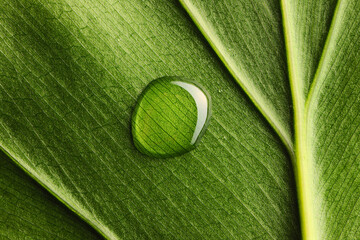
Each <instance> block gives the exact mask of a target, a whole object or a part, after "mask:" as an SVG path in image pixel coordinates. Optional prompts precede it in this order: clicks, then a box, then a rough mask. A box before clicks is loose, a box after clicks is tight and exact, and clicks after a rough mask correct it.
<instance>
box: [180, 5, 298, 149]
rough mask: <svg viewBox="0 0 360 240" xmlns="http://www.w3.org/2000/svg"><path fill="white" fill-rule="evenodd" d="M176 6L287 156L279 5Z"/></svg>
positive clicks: (288, 121)
mask: <svg viewBox="0 0 360 240" xmlns="http://www.w3.org/2000/svg"><path fill="white" fill-rule="evenodd" d="M181 2H182V4H183V5H184V7H185V8H186V10H187V11H188V13H189V14H190V16H191V17H192V19H193V20H194V22H195V23H196V24H197V25H198V27H199V29H200V30H201V31H202V33H203V34H204V36H205V37H206V39H207V40H208V41H209V43H210V44H211V46H212V47H213V49H214V50H215V52H216V53H217V54H218V56H219V57H220V59H221V60H222V61H223V63H224V64H225V65H226V67H227V69H228V70H229V71H230V73H231V74H232V75H233V77H234V78H235V80H236V81H237V82H238V83H239V84H240V85H241V86H242V88H243V89H244V90H245V92H246V93H247V94H248V95H249V97H250V98H251V100H252V101H253V102H254V104H255V105H256V106H257V107H258V109H259V110H260V111H261V112H262V113H263V115H264V117H265V118H266V119H267V120H268V121H269V123H270V124H271V125H272V126H273V128H274V129H275V131H276V132H277V133H278V134H279V136H280V138H281V139H282V140H283V142H284V144H285V146H286V147H287V148H288V149H289V151H291V152H292V151H293V127H292V125H293V122H292V108H291V106H292V104H291V92H290V86H289V80H288V77H287V65H286V51H285V45H284V37H283V34H282V20H281V19H282V18H281V8H280V3H279V1H273V0H271V1H248V0H245V1H244V0H242V1H236V0H230V1H228V0H220V1H215V0H212V1H206V2H205V1H199V0H181Z"/></svg>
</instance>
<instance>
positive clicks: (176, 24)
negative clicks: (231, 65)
mask: <svg viewBox="0 0 360 240" xmlns="http://www.w3.org/2000/svg"><path fill="white" fill-rule="evenodd" d="M1 10H2V12H1V17H0V21H1V25H0V34H1V35H0V36H1V38H0V41H1V44H0V51H1V52H2V53H3V55H4V56H3V57H2V59H5V60H2V62H3V63H4V64H3V68H4V69H6V71H9V69H10V70H11V71H10V72H13V73H16V74H13V75H12V76H11V77H8V76H5V77H3V78H2V79H1V90H0V99H1V106H2V108H1V125H0V131H1V133H2V134H1V139H0V144H1V147H2V148H3V149H4V150H6V151H7V152H8V153H9V154H10V155H11V156H12V158H13V159H14V160H15V161H16V162H17V163H18V164H20V165H21V166H22V167H23V168H24V169H25V170H26V171H28V172H29V173H31V175H32V176H33V177H34V178H35V179H36V180H37V181H39V182H40V183H41V184H42V185H44V186H45V187H46V188H47V189H48V190H50V191H51V192H52V193H53V194H54V195H55V196H56V197H58V198H60V199H62V200H63V201H64V202H65V203H66V204H67V206H69V207H70V208H71V209H72V210H73V211H75V212H76V213H77V214H78V215H79V216H81V217H82V218H83V219H85V220H86V221H87V222H88V223H89V224H90V225H91V226H93V227H94V228H95V229H97V230H98V231H99V232H100V233H102V234H103V235H104V236H105V237H107V238H111V239H121V238H127V239H128V238H130V239H139V238H157V239H158V238H170V239H171V238H180V239H193V238H196V239H201V238H215V239H228V238H237V239H252V238H261V239H278V238H284V237H285V238H289V239H296V238H299V236H300V234H299V224H298V216H297V214H296V213H297V205H296V196H295V187H294V181H293V175H292V171H291V164H290V159H289V155H288V153H287V151H286V149H285V147H284V146H283V144H282V143H281V140H280V138H278V137H277V135H276V134H275V131H273V130H272V128H271V126H270V125H269V124H268V123H267V121H266V120H265V118H264V117H263V116H262V115H261V114H260V112H259V111H258V110H257V109H256V108H255V107H254V105H253V103H252V102H251V101H250V100H249V99H248V97H247V96H246V94H245V93H244V92H243V91H242V90H241V89H240V88H239V87H237V84H236V83H235V82H234V79H233V78H232V77H231V75H230V74H229V73H228V70H227V69H226V68H224V67H223V65H222V63H221V62H220V61H219V59H218V57H217V55H215V54H214V53H213V52H212V49H211V48H210V47H209V46H208V45H207V43H206V41H205V39H204V38H203V37H202V35H201V34H200V32H199V31H198V30H197V29H196V27H195V26H194V25H193V24H192V22H191V20H190V19H189V18H188V16H187V14H186V12H185V11H184V10H183V9H182V7H181V5H180V4H179V3H177V2H176V1H146V2H145V1H140V0H139V1H131V2H130V1H107V2H97V1H91V2H90V1H81V0H75V1H65V0H63V1H60V0H57V1H55V0H52V1H45V0H44V1H35V0H31V1H29V0H27V1H20V0H18V1H12V0H11V1H10V0H6V1H5V4H4V5H2V6H1ZM274 11H275V10H274ZM276 13H277V15H276V16H280V15H279V14H278V13H279V11H278V9H277V10H276ZM272 20H273V21H274V24H272V25H271V26H272V27H274V26H275V27H274V28H279V27H280V25H279V24H278V23H279V21H280V20H279V19H277V18H275V19H272ZM249 24H250V25H249V26H248V30H249V31H250V29H251V28H252V27H253V25H251V23H249ZM279 31H281V30H280V29H276V32H279ZM265 42H267V40H264V44H265ZM254 51H262V49H254ZM258 55H259V54H258ZM282 56H285V55H282ZM258 59H259V58H258ZM283 62H284V61H283ZM279 68H280V69H278V70H277V71H276V72H275V73H276V74H280V75H281V76H286V73H285V72H282V71H286V67H285V66H281V67H279ZM253 73H254V74H257V73H256V72H253ZM261 74H263V73H261ZM271 74H272V73H271V72H269V76H270V77H271V78H272V79H274V78H275V77H274V76H272V75H271ZM172 75H180V76H185V77H188V78H190V79H193V80H195V81H197V82H199V83H200V84H201V85H203V86H204V87H205V88H206V89H207V90H208V91H209V92H210V95H211V96H212V99H213V118H212V121H211V124H210V126H209V129H208V131H207V132H206V133H205V135H204V137H203V139H202V143H201V144H200V145H199V146H198V148H197V149H195V150H194V151H192V152H190V153H188V154H184V155H183V156H180V157H176V158H169V159H166V160H159V159H154V158H149V157H145V156H144V155H142V154H140V153H139V152H138V151H137V150H136V149H135V148H134V146H133V144H132V140H131V137H130V117H131V113H132V109H133V107H134V105H135V103H136V98H137V96H138V95H139V94H140V92H141V90H142V89H143V88H144V87H145V86H146V85H147V84H148V83H149V82H150V81H151V80H153V79H154V78H158V77H162V76H172ZM259 76H260V75H259ZM288 96H290V95H288ZM285 98H286V97H285ZM281 104H284V103H283V102H281ZM286 111H288V110H286ZM259 136H261V137H259Z"/></svg>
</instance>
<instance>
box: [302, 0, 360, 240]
mask: <svg viewBox="0 0 360 240" xmlns="http://www.w3.org/2000/svg"><path fill="white" fill-rule="evenodd" d="M359 12H360V2H359V1H356V0H346V1H339V3H338V6H337V9H336V13H335V15H334V20H333V25H332V27H331V30H330V35H329V38H328V40H327V43H326V46H325V50H324V55H323V57H322V60H321V63H320V66H319V69H318V72H317V74H316V77H315V79H314V86H313V89H312V90H311V92H310V95H309V99H308V104H307V109H306V111H307V113H306V114H307V122H306V124H307V128H306V133H305V134H306V135H305V136H306V139H307V146H306V147H307V149H308V151H307V154H308V155H307V159H308V161H311V165H310V168H309V171H308V172H309V173H310V175H309V176H308V177H309V178H310V181H311V187H312V190H313V192H312V193H311V194H313V207H312V208H313V209H315V212H314V214H313V215H311V216H312V217H313V218H314V219H315V228H314V229H315V232H314V233H313V235H314V236H315V237H316V238H318V239H356V238H358V237H359V235H360V232H359V229H360V221H359V215H360V198H359V196H360V188H359V186H360V176H359V166H360V157H359V152H360V129H359V126H360V116H359V109H360V97H359V96H360V88H359V86H360V67H359V66H360V54H359V49H360V32H359V29H360V17H359Z"/></svg>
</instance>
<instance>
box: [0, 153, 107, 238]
mask: <svg viewBox="0 0 360 240" xmlns="http://www.w3.org/2000/svg"><path fill="white" fill-rule="evenodd" d="M0 173H1V174H0V196H1V197H0V238H1V239H27V238H31V239H79V240H80V239H89V240H90V239H103V238H102V237H101V236H99V235H98V234H97V233H96V232H95V231H94V230H93V229H92V228H90V227H89V226H88V225H87V224H86V223H84V222H83V221H81V220H79V218H78V217H77V216H76V215H75V214H73V213H72V212H71V211H70V210H69V209H67V208H66V207H65V206H64V205H63V204H61V203H60V202H59V201H58V200H57V199H55V198H54V197H53V196H51V195H50V194H49V193H47V192H46V191H45V190H44V189H43V188H42V187H41V186H40V185H39V184H38V183H36V182H35V181H34V180H33V179H31V178H30V177H29V176H27V175H26V174H25V173H24V172H23V171H22V170H21V169H20V168H19V167H18V166H16V165H15V163H14V162H13V161H12V160H11V159H10V158H9V157H8V156H6V155H5V153H3V152H1V153H0Z"/></svg>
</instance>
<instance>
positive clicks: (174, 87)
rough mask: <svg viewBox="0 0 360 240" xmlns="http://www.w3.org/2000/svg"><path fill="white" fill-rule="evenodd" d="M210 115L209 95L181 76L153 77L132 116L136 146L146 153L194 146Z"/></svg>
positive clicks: (175, 152)
mask: <svg viewBox="0 0 360 240" xmlns="http://www.w3.org/2000/svg"><path fill="white" fill-rule="evenodd" d="M210 116H211V102H210V96H209V95H208V94H207V92H206V91H205V90H204V89H203V88H202V87H201V86H199V85H198V84H197V83H195V82H192V81H189V80H187V79H184V78H181V77H162V78H159V79H156V80H154V81H152V82H151V83H150V84H149V85H148V86H147V87H146V88H145V89H144V91H143V92H142V94H141V95H140V97H139V99H138V102H137V104H136V107H135V110H134V113H133V116H132V135H133V140H134V144H135V146H136V148H137V149H138V150H139V151H140V152H142V153H144V154H146V155H149V156H155V157H171V156H176V155H180V154H182V153H185V152H188V151H190V150H192V149H193V148H195V146H196V145H197V143H198V142H199V141H200V139H201V137H202V135H203V134H204V132H205V130H206V127H207V125H208V123H209V120H210Z"/></svg>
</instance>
